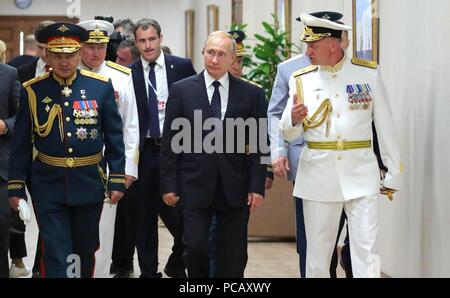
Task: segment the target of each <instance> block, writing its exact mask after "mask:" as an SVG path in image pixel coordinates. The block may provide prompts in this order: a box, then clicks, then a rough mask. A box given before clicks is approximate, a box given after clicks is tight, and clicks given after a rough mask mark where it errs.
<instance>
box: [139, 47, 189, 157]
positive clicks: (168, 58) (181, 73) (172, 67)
mask: <svg viewBox="0 0 450 298" xmlns="http://www.w3.org/2000/svg"><path fill="white" fill-rule="evenodd" d="M164 59H165V63H166V74H167V88H169V89H170V87H171V86H172V85H173V83H175V82H177V81H179V80H182V79H184V78H187V77H189V76H192V75H195V74H196V72H195V69H194V67H193V66H192V62H191V60H189V59H185V58H180V57H177V56H172V55H167V54H164ZM131 73H132V75H133V85H134V92H135V94H136V103H137V109H138V117H139V136H140V137H139V144H140V145H139V149H140V150H142V146H143V145H144V141H145V138H146V136H147V131H148V128H149V125H150V111H149V108H148V97H147V89H146V86H145V84H146V83H145V79H144V69H143V68H142V61H141V59H138V60H137V61H136V62H134V63H133V64H132V65H131Z"/></svg>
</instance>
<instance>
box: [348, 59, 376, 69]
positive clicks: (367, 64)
mask: <svg viewBox="0 0 450 298" xmlns="http://www.w3.org/2000/svg"><path fill="white" fill-rule="evenodd" d="M352 63H353V64H354V65H359V66H364V67H369V68H373V69H376V68H377V67H378V64H377V62H376V61H368V60H362V59H358V58H352Z"/></svg>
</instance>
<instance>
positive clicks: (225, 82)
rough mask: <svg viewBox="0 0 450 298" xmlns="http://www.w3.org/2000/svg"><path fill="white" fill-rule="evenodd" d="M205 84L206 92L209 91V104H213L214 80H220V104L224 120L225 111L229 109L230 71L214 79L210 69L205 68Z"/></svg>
mask: <svg viewBox="0 0 450 298" xmlns="http://www.w3.org/2000/svg"><path fill="white" fill-rule="evenodd" d="M204 73H205V85H206V92H207V93H208V101H209V104H211V100H212V97H213V94H214V86H213V83H214V81H219V83H220V86H219V93H220V104H221V109H220V110H221V119H222V120H223V119H224V118H225V113H226V111H227V105H228V93H229V90H230V77H229V75H228V72H227V73H225V74H224V75H223V76H222V77H221V78H220V79H218V80H216V79H214V78H213V77H212V76H211V75H210V74H209V73H208V71H206V70H205V72H204Z"/></svg>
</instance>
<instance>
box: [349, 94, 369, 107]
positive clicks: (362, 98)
mask: <svg viewBox="0 0 450 298" xmlns="http://www.w3.org/2000/svg"><path fill="white" fill-rule="evenodd" d="M348 102H349V103H350V111H361V110H368V109H369V108H370V105H371V104H372V98H371V97H370V95H369V94H368V93H350V94H349V95H348Z"/></svg>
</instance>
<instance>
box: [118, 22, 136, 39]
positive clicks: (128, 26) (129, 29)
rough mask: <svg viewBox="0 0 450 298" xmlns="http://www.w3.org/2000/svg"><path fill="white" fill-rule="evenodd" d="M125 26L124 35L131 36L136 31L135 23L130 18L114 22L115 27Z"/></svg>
mask: <svg viewBox="0 0 450 298" xmlns="http://www.w3.org/2000/svg"><path fill="white" fill-rule="evenodd" d="M119 27H122V28H123V31H124V32H123V33H124V35H127V36H131V35H133V32H134V23H133V21H132V20H131V19H130V18H126V19H120V20H117V21H115V22H114V29H117V28H119Z"/></svg>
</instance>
